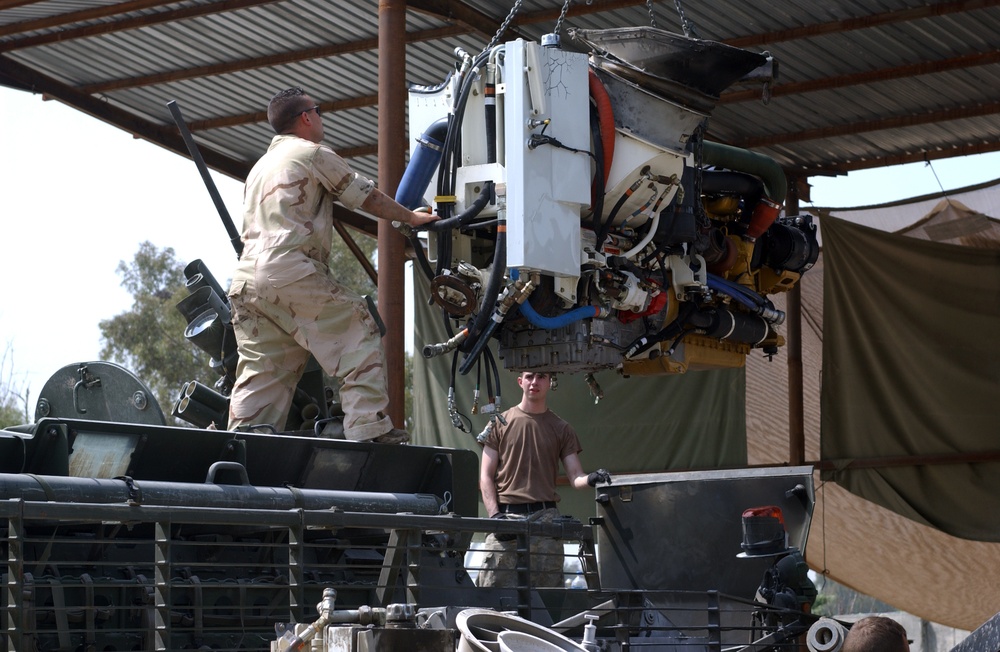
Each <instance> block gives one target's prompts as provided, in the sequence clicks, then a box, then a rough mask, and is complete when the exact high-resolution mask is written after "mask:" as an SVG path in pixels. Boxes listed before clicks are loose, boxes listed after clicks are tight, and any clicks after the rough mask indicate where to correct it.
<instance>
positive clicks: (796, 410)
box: [785, 177, 806, 465]
mask: <svg viewBox="0 0 1000 652" xmlns="http://www.w3.org/2000/svg"><path fill="white" fill-rule="evenodd" d="M798 183H799V179H798V178H797V177H791V178H789V179H788V197H787V198H786V199H785V214H786V215H798V214H799V186H798ZM801 288H802V279H799V282H798V283H796V284H795V287H793V288H792V289H791V290H790V291H789V292H788V304H787V306H786V307H787V315H786V321H785V324H787V326H786V331H785V333H786V341H785V351H786V354H787V355H788V463H789V464H793V465H794V464H802V463H803V462H805V460H806V430H805V410H804V408H803V400H802V289H801Z"/></svg>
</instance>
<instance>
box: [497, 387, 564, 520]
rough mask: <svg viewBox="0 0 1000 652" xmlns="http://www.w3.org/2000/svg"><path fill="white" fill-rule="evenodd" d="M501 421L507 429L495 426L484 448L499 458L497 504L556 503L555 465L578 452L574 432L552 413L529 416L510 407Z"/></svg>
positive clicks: (556, 468) (498, 424)
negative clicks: (487, 448) (549, 501)
mask: <svg viewBox="0 0 1000 652" xmlns="http://www.w3.org/2000/svg"><path fill="white" fill-rule="evenodd" d="M504 418H505V419H506V420H507V425H506V426H504V425H503V424H501V423H499V422H498V423H497V424H496V426H495V427H494V428H493V430H492V431H491V432H490V434H489V436H488V437H487V439H486V445H487V446H489V447H490V448H492V449H494V450H495V451H497V452H498V453H499V454H500V462H499V464H498V465H497V474H496V484H497V495H498V497H499V500H500V502H501V503H504V504H518V503H534V502H540V501H546V500H551V501H558V500H559V494H558V493H556V477H557V476H558V475H559V462H560V460H562V458H564V457H566V456H567V455H571V454H573V453H579V452H580V451H581V450H582V449H581V448H580V439H579V437H577V435H576V431H575V430H573V427H572V426H571V425H569V424H568V423H566V422H565V421H563V420H562V419H560V418H559V417H558V416H556V414H555V413H554V412H552V410H546V411H545V412H543V413H541V414H529V413H527V412H525V411H523V410H522V409H521V408H519V407H517V406H514V407H512V408H510V409H509V410H507V411H506V412H504Z"/></svg>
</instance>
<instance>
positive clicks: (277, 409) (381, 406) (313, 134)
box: [229, 88, 437, 443]
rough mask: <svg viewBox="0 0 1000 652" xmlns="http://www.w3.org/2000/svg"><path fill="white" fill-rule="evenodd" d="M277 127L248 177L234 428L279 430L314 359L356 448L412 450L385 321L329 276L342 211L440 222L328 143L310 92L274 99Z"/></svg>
mask: <svg viewBox="0 0 1000 652" xmlns="http://www.w3.org/2000/svg"><path fill="white" fill-rule="evenodd" d="M267 119H268V122H270V123H271V127H273V128H274V131H275V133H277V134H278V135H277V136H275V137H274V139H273V140H272V141H271V146H270V147H269V148H268V150H267V153H265V154H264V156H262V157H261V158H260V160H259V161H257V164H256V165H254V167H253V169H252V170H251V171H250V174H249V175H248V176H247V181H246V187H245V189H244V203H243V207H244V210H243V236H242V240H243V245H244V248H243V254H242V255H241V256H240V262H239V264H238V265H237V267H236V270H235V271H234V273H233V280H232V284H231V285H230V288H229V300H230V303H231V306H232V313H233V327H234V329H235V331H236V342H237V346H238V350H239V363H238V366H237V369H236V376H237V378H236V383H235V385H234V387H233V392H232V396H231V398H230V408H229V429H230V430H234V429H236V428H238V427H240V426H245V425H251V424H270V425H272V426H273V427H274V428H276V429H277V430H281V429H282V428H283V427H284V424H285V420H286V419H287V417H288V410H289V408H290V407H291V402H292V395H293V393H294V391H295V386H296V384H298V381H299V378H300V377H301V376H302V372H303V371H304V369H305V365H306V363H307V362H308V360H309V355H310V354H312V355H313V356H314V357H315V358H316V361H317V362H318V363H319V364H320V366H321V367H323V370H324V371H326V373H328V374H329V375H330V376H332V377H334V378H336V379H338V380H339V381H340V382H341V389H340V399H341V405H342V406H343V408H344V435H345V437H346V438H347V439H351V440H355V441H366V440H376V441H382V442H386V443H400V442H402V441H405V440H406V439H408V436H407V434H406V432H405V431H401V430H394V429H393V424H392V421H391V420H390V419H389V417H388V416H387V414H386V411H387V408H388V402H389V401H388V394H387V390H386V381H385V371H384V364H383V352H382V343H381V340H380V339H379V331H378V326H377V325H376V323H375V319H374V318H373V317H372V315H371V313H370V312H369V311H368V306H367V304H366V303H365V301H364V300H363V299H362V298H361V297H360V296H358V295H357V294H356V293H354V292H352V291H351V290H350V289H348V288H346V287H343V286H342V285H340V284H339V283H337V282H336V281H335V280H334V278H333V276H332V275H331V274H330V269H329V266H328V261H329V258H330V248H331V245H332V239H333V204H334V202H338V203H340V204H342V205H344V206H346V207H347V208H349V209H352V210H353V209H357V208H361V209H363V210H365V211H367V212H368V213H371V214H372V215H375V216H376V217H379V218H381V219H384V220H393V221H397V222H403V223H405V224H411V225H420V224H425V223H427V222H430V221H432V220H435V219H437V216H434V215H430V214H427V213H421V212H416V211H410V210H409V209H407V208H405V207H403V206H401V205H400V204H398V203H396V202H395V201H393V199H392V198H391V197H389V196H387V195H385V194H384V193H382V192H381V191H379V190H378V189H377V188H375V184H374V183H373V182H372V181H371V180H370V179H366V178H365V177H363V176H361V175H359V174H357V173H356V172H354V171H353V170H352V169H351V167H350V166H349V165H348V164H347V162H346V161H344V159H342V158H341V157H340V156H338V155H337V153H336V152H334V151H333V150H332V149H330V148H329V147H327V146H325V145H323V144H322V142H323V121H322V119H321V117H320V107H319V105H318V104H317V103H316V102H315V101H314V100H313V99H312V98H311V97H309V95H307V94H306V93H305V92H304V91H303V90H302V89H300V88H289V89H287V90H284V91H281V92H280V93H278V94H276V95H275V96H274V97H273V98H271V101H270V103H269V104H268V107H267Z"/></svg>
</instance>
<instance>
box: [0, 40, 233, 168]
mask: <svg viewBox="0 0 1000 652" xmlns="http://www.w3.org/2000/svg"><path fill="white" fill-rule="evenodd" d="M0 64H2V65H0V70H2V72H0V82H4V81H7V80H9V81H10V82H11V84H12V85H14V86H18V87H21V88H24V89H30V91H31V92H33V93H42V94H45V95H51V96H52V97H56V98H58V99H59V100H60V101H61V102H63V103H64V104H67V105H69V106H72V107H73V108H74V109H78V110H80V111H82V112H83V113H86V114H87V115H90V116H93V117H95V118H97V119H99V120H103V121H104V122H107V123H108V124H111V125H114V126H116V127H118V128H119V129H124V130H125V131H127V132H129V133H131V134H132V135H134V136H136V137H137V138H143V139H145V140H148V141H150V142H151V143H156V144H157V145H159V146H161V147H164V148H166V149H168V150H170V151H172V152H174V153H177V154H180V155H181V156H183V157H185V158H188V157H189V155H188V151H187V146H186V145H185V144H184V140H183V139H182V138H181V136H180V134H179V133H178V132H177V128H176V127H173V126H170V127H167V126H164V125H161V124H156V123H153V122H150V121H148V120H143V119H142V118H139V117H136V116H135V115H133V114H131V113H129V112H128V111H125V110H123V109H120V108H118V107H116V106H115V105H114V104H111V103H110V102H105V101H102V100H100V99H98V98H96V97H91V96H90V95H86V94H84V93H81V92H80V91H78V90H76V89H74V88H71V87H69V86H67V85H65V84H63V83H61V82H58V81H56V80H54V79H52V78H51V77H48V76H47V75H43V74H41V73H39V72H37V71H35V70H32V69H30V68H27V67H26V66H24V65H23V64H21V63H18V62H17V61H14V60H13V59H11V58H9V57H5V56H3V55H0ZM202 155H203V156H204V158H205V163H206V164H207V165H208V166H209V167H211V168H213V169H215V170H218V171H220V172H222V173H223V174H228V175H229V176H231V177H233V178H236V179H241V180H242V179H245V178H246V175H247V174H248V173H249V172H250V167H251V166H250V165H248V164H247V163H246V162H245V161H238V160H236V159H233V158H231V157H229V156H225V155H223V154H220V153H219V152H216V151H214V150H212V149H208V148H202Z"/></svg>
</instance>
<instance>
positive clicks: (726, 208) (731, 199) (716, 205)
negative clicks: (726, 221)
mask: <svg viewBox="0 0 1000 652" xmlns="http://www.w3.org/2000/svg"><path fill="white" fill-rule="evenodd" d="M703 204H704V206H705V212H706V213H711V214H712V216H713V217H715V218H716V219H721V218H723V217H728V216H731V215H733V214H734V213H736V211H737V210H739V208H740V198H739V197H735V196H728V197H715V198H713V199H708V200H705V201H704V202H703Z"/></svg>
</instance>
